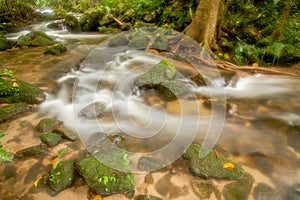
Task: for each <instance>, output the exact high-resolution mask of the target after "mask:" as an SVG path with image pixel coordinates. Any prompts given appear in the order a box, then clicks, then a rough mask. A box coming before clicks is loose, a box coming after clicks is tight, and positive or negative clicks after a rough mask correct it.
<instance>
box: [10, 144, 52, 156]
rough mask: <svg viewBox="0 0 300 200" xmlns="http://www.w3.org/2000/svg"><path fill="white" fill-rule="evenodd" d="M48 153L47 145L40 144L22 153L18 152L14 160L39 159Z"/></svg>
mask: <svg viewBox="0 0 300 200" xmlns="http://www.w3.org/2000/svg"><path fill="white" fill-rule="evenodd" d="M47 152H48V150H47V146H46V145H45V144H40V145H37V146H31V147H27V148H25V149H22V150H20V151H17V152H16V154H15V156H14V158H16V159H26V158H32V157H39V156H42V155H44V154H46V153H47Z"/></svg>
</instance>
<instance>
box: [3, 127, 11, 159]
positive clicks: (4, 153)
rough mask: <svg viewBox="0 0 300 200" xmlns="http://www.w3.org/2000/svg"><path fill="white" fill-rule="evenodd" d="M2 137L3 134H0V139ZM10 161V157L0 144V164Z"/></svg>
mask: <svg viewBox="0 0 300 200" xmlns="http://www.w3.org/2000/svg"><path fill="white" fill-rule="evenodd" d="M2 137H4V134H2V133H0V138H2ZM3 161H12V156H11V155H10V154H9V153H8V152H7V151H5V150H4V149H3V145H2V143H1V142H0V162H3Z"/></svg>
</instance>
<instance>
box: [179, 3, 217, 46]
mask: <svg viewBox="0 0 300 200" xmlns="http://www.w3.org/2000/svg"><path fill="white" fill-rule="evenodd" d="M219 5H220V0H200V2H199V5H198V7H197V11H196V14H195V17H194V19H193V21H192V22H191V24H190V25H189V26H188V27H187V28H186V29H185V30H184V33H185V34H187V35H188V36H190V37H191V38H193V39H194V40H196V41H197V42H199V43H200V44H201V45H203V46H204V47H205V48H206V49H207V50H209V51H210V50H211V49H216V26H217V20H218V11H219Z"/></svg>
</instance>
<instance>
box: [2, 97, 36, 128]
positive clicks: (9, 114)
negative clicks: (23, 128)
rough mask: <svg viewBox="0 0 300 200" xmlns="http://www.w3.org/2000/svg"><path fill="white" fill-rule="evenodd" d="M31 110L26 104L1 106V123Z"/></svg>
mask: <svg viewBox="0 0 300 200" xmlns="http://www.w3.org/2000/svg"><path fill="white" fill-rule="evenodd" d="M28 110H30V107H29V106H28V105H27V104H26V103H22V102H20V103H14V104H9V105H4V106H0V123H1V122H5V121H7V120H10V119H12V118H14V117H15V116H16V115H18V114H20V113H24V112H27V111H28Z"/></svg>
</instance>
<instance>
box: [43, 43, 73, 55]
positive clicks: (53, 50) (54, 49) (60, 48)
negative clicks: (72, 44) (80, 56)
mask: <svg viewBox="0 0 300 200" xmlns="http://www.w3.org/2000/svg"><path fill="white" fill-rule="evenodd" d="M65 51H67V47H66V45H64V44H53V45H51V46H49V47H47V48H45V49H44V51H43V54H52V55H59V54H61V53H62V52H65Z"/></svg>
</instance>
